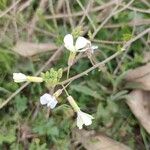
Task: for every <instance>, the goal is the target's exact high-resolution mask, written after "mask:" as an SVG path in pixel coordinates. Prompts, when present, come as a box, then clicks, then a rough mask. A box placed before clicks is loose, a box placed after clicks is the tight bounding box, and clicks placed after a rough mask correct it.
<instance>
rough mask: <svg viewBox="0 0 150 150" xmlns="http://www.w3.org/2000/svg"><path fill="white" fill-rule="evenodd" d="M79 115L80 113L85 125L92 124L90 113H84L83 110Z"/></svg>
mask: <svg viewBox="0 0 150 150" xmlns="http://www.w3.org/2000/svg"><path fill="white" fill-rule="evenodd" d="M81 115H82V120H83V122H84V124H85V125H86V126H88V125H91V124H92V119H94V118H93V117H92V116H91V115H89V114H87V113H84V112H81Z"/></svg>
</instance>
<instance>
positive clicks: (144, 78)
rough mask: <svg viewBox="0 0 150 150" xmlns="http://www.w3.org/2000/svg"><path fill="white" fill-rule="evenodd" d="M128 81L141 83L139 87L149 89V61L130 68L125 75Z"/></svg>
mask: <svg viewBox="0 0 150 150" xmlns="http://www.w3.org/2000/svg"><path fill="white" fill-rule="evenodd" d="M125 80H127V81H128V82H136V83H140V84H141V89H143V90H148V91H149V90H150V63H148V64H147V65H144V66H142V67H138V68H136V69H134V70H130V71H129V72H128V73H127V74H126V77H125Z"/></svg>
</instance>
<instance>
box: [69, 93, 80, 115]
mask: <svg viewBox="0 0 150 150" xmlns="http://www.w3.org/2000/svg"><path fill="white" fill-rule="evenodd" d="M67 99H68V101H69V103H70V105H71V106H72V107H73V109H74V110H75V111H76V112H78V111H79V110H80V108H79V106H78V105H77V103H76V102H75V100H74V99H73V97H72V96H68V97H67Z"/></svg>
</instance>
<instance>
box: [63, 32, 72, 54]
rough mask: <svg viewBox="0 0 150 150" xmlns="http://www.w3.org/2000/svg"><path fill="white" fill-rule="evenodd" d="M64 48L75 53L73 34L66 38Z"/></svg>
mask: <svg viewBox="0 0 150 150" xmlns="http://www.w3.org/2000/svg"><path fill="white" fill-rule="evenodd" d="M64 44H65V45H64V46H65V47H66V48H67V49H68V50H70V51H73V50H74V45H73V36H72V35H71V34H67V35H65V37H64Z"/></svg>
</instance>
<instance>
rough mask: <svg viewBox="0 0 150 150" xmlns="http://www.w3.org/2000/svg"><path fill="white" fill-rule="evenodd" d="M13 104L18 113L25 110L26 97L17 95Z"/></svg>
mask: <svg viewBox="0 0 150 150" xmlns="http://www.w3.org/2000/svg"><path fill="white" fill-rule="evenodd" d="M15 106H16V109H17V111H18V112H19V113H21V112H23V111H25V110H26V108H27V98H26V97H20V96H17V97H16V99H15Z"/></svg>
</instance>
